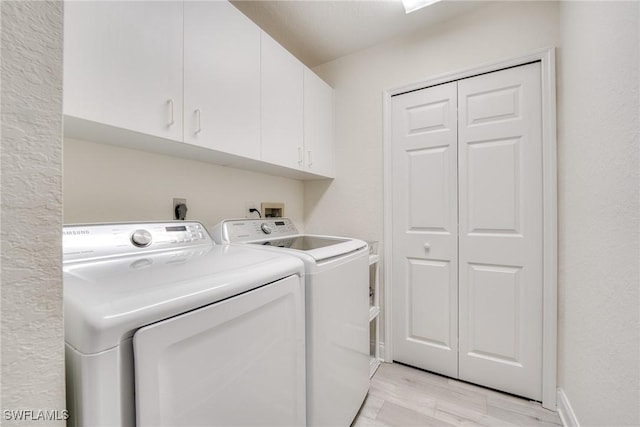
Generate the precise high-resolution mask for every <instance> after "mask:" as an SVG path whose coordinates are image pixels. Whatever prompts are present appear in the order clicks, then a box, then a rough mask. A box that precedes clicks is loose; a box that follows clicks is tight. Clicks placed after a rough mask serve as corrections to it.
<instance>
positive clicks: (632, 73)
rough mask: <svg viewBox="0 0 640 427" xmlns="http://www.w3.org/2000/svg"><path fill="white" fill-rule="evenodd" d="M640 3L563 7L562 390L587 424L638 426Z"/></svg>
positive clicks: (560, 120)
mask: <svg viewBox="0 0 640 427" xmlns="http://www.w3.org/2000/svg"><path fill="white" fill-rule="evenodd" d="M639 5H640V3H638V2H563V3H562V5H561V9H560V12H561V13H560V17H561V26H562V38H563V42H562V48H561V49H560V55H559V73H558V103H559V108H558V130H559V144H558V163H559V165H558V181H559V196H560V197H559V199H560V200H559V255H560V256H559V323H560V330H559V341H558V347H559V359H558V365H559V371H558V373H559V386H560V387H562V388H563V390H564V391H565V393H566V395H567V397H568V399H569V402H570V403H571V405H572V407H573V409H574V411H575V413H576V416H577V418H578V421H579V422H580V424H581V425H582V426H595V425H634V426H637V425H640V370H639V369H640V355H639V351H640V317H639V314H640V273H639V268H640V250H639V245H640V235H639V232H640V229H639V227H640V222H639V215H640V205H639V203H638V197H639V194H638V192H639V189H640V185H639V170H640V162H639V158H638V156H639V146H640V140H639V136H638V132H639V128H638V116H639V115H640V110H639V105H638V84H639V81H638V79H639V76H638V62H639V54H638V52H639V45H638V37H639V34H638V31H639V27H640V21H639V16H638V10H639Z"/></svg>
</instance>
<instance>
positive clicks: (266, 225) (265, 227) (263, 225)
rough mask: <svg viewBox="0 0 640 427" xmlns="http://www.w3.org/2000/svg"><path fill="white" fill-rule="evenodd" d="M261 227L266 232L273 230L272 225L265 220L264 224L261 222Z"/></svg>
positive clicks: (269, 232)
mask: <svg viewBox="0 0 640 427" xmlns="http://www.w3.org/2000/svg"><path fill="white" fill-rule="evenodd" d="M260 229H261V230H262V232H263V233H264V234H271V231H272V230H271V227H270V226H269V224H267V223H266V222H263V223H262V224H260Z"/></svg>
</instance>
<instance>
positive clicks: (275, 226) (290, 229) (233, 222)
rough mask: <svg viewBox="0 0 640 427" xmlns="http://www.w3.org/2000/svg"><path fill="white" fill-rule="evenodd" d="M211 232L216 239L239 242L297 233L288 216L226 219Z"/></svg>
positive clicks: (283, 236) (282, 236)
mask: <svg viewBox="0 0 640 427" xmlns="http://www.w3.org/2000/svg"><path fill="white" fill-rule="evenodd" d="M213 234H214V239H216V241H223V242H229V243H241V242H250V241H254V240H263V239H281V238H285V237H290V236H295V235H297V234H299V233H298V229H297V228H296V226H295V224H294V223H293V221H291V220H290V219H289V218H261V219H228V220H225V221H222V222H221V223H219V224H218V225H216V226H215V228H214V229H213ZM216 236H217V237H216Z"/></svg>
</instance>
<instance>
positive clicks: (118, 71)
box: [64, 1, 182, 140]
mask: <svg viewBox="0 0 640 427" xmlns="http://www.w3.org/2000/svg"><path fill="white" fill-rule="evenodd" d="M64 31H65V34H64V113H65V114H66V115H69V116H73V117H78V118H82V119H86V120H91V121H94V122H99V123H104V124H108V125H112V126H116V127H119V128H124V129H129V130H134V131H137V132H141V133H145V134H150V135H155V136H160V137H164V138H170V139H175V140H181V139H182V3H180V2H164V1H158V2H106V1H105V2H102V1H87V2H81V1H70V2H65V25H64Z"/></svg>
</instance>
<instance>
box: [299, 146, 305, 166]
mask: <svg viewBox="0 0 640 427" xmlns="http://www.w3.org/2000/svg"><path fill="white" fill-rule="evenodd" d="M303 162H304V158H303V154H302V147H298V164H299V165H300V166H302V163H303Z"/></svg>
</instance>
